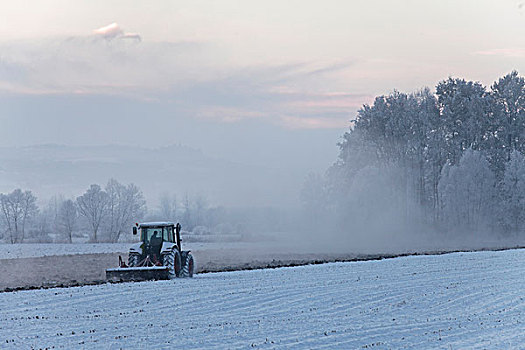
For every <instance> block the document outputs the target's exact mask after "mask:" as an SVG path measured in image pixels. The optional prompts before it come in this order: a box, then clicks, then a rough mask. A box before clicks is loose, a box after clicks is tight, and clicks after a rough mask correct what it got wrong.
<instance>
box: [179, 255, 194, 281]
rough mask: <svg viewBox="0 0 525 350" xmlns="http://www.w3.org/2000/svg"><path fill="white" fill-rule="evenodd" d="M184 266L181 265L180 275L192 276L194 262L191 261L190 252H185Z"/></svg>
mask: <svg viewBox="0 0 525 350" xmlns="http://www.w3.org/2000/svg"><path fill="white" fill-rule="evenodd" d="M185 255H186V256H185V259H184V266H183V267H182V271H181V277H193V270H194V268H195V263H194V261H193V255H191V253H190V252H187V253H186V254H185Z"/></svg>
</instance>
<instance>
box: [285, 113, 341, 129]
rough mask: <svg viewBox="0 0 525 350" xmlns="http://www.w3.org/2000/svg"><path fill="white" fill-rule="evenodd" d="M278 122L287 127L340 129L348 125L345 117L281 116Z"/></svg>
mask: <svg viewBox="0 0 525 350" xmlns="http://www.w3.org/2000/svg"><path fill="white" fill-rule="evenodd" d="M280 124H281V125H283V126H284V127H286V128H289V129H341V128H346V127H348V125H349V122H348V120H347V119H342V118H316V117H296V116H283V117H281V120H280Z"/></svg>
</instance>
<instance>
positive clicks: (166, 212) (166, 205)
mask: <svg viewBox="0 0 525 350" xmlns="http://www.w3.org/2000/svg"><path fill="white" fill-rule="evenodd" d="M159 215H160V217H161V218H162V220H166V221H176V220H177V215H178V204H177V196H176V195H174V194H173V195H172V194H168V193H164V194H163V195H162V196H161V197H160V203H159Z"/></svg>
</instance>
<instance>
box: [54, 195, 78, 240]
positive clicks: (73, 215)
mask: <svg viewBox="0 0 525 350" xmlns="http://www.w3.org/2000/svg"><path fill="white" fill-rule="evenodd" d="M77 221H78V210H77V204H76V203H75V202H74V201H72V200H71V199H68V200H65V201H63V202H62V203H61V204H60V207H59V209H58V227H59V230H60V232H61V233H62V234H63V235H64V236H65V237H66V239H67V241H68V242H69V243H72V241H73V231H75V229H76V226H77Z"/></svg>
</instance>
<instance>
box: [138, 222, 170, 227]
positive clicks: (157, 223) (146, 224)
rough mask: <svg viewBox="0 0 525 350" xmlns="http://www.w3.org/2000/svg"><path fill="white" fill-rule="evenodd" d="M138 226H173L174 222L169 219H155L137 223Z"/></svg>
mask: <svg viewBox="0 0 525 350" xmlns="http://www.w3.org/2000/svg"><path fill="white" fill-rule="evenodd" d="M139 226H140V227H162V226H175V223H173V222H170V221H156V222H142V223H140V224H139Z"/></svg>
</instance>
